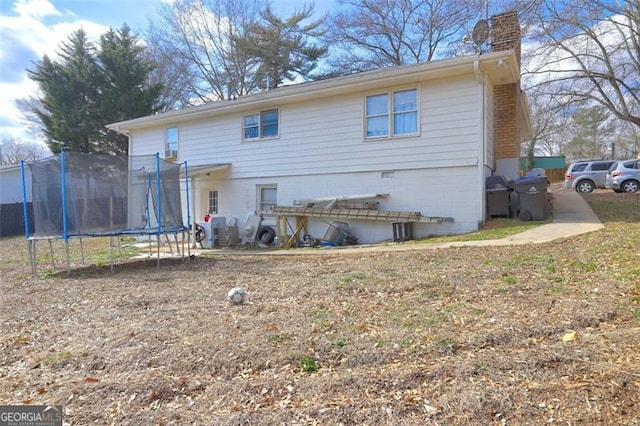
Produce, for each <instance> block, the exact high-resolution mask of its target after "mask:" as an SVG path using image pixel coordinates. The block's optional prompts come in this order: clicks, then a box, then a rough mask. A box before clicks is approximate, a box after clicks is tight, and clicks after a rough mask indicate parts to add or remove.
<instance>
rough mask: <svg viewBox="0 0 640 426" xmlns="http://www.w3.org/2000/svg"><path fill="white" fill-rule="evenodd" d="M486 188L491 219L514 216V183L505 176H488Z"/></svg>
mask: <svg viewBox="0 0 640 426" xmlns="http://www.w3.org/2000/svg"><path fill="white" fill-rule="evenodd" d="M485 187H486V192H487V213H488V214H489V217H494V216H506V217H511V216H513V210H514V209H513V205H514V203H513V198H512V192H513V182H512V181H510V180H508V179H507V178H506V177H504V176H503V175H495V176H488V177H487V179H486V182H485Z"/></svg>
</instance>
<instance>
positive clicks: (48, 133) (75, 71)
mask: <svg viewBox="0 0 640 426" xmlns="http://www.w3.org/2000/svg"><path fill="white" fill-rule="evenodd" d="M98 48H99V49H97V48H96V47H95V46H94V45H93V44H92V43H90V42H89V41H88V38H87V34H86V32H85V31H84V30H82V29H80V30H78V31H75V32H74V33H73V34H72V35H71V36H70V37H69V39H68V41H67V42H65V43H63V44H62V46H61V51H60V53H59V55H58V56H59V59H58V60H55V61H54V60H52V59H51V58H49V57H48V56H44V57H43V58H42V60H41V61H38V62H36V63H35V69H33V70H27V72H28V75H29V78H31V79H32V80H33V81H35V82H37V83H38V85H39V86H40V91H41V93H42V96H41V98H40V99H39V101H40V102H39V103H31V105H34V106H33V107H32V111H33V113H34V114H35V115H36V117H37V118H38V120H39V121H40V123H39V124H40V125H41V126H42V129H43V133H44V135H45V138H46V141H45V142H46V143H47V145H48V146H49V149H50V150H51V151H52V152H53V153H59V152H60V151H61V150H63V149H64V150H66V151H73V152H83V153H106V154H125V155H126V154H127V151H128V143H127V138H126V137H124V136H122V135H118V134H116V133H115V132H112V131H111V130H107V129H106V128H105V125H107V124H109V123H114V122H117V121H122V120H126V119H131V118H136V117H141V116H145V115H149V114H152V113H153V112H155V111H156V110H157V108H156V105H155V104H156V100H157V99H158V97H159V95H160V90H161V88H160V86H159V85H153V86H151V87H149V86H148V85H147V84H146V81H147V77H148V75H149V73H150V72H151V71H152V69H151V66H150V65H149V63H148V62H146V61H145V60H144V58H143V53H144V50H143V47H141V46H140V45H139V43H138V40H137V38H136V37H135V36H134V35H133V34H132V33H131V30H130V29H129V27H128V26H126V25H124V26H123V27H122V28H121V29H120V30H118V31H114V30H109V31H108V32H107V33H105V34H103V35H102V36H101V38H100V41H99V43H98Z"/></svg>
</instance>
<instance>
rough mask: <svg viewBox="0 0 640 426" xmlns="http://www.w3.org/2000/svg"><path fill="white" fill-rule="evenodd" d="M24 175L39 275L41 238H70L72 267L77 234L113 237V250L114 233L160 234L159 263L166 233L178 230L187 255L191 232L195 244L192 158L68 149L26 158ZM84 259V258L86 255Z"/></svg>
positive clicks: (30, 239)
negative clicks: (32, 159) (168, 158)
mask: <svg viewBox="0 0 640 426" xmlns="http://www.w3.org/2000/svg"><path fill="white" fill-rule="evenodd" d="M183 166H184V175H182V168H183ZM26 167H28V168H29V172H30V173H31V185H32V188H31V193H32V205H33V217H32V219H33V220H32V223H33V229H30V228H29V220H28V219H29V217H28V208H27V205H28V204H27V195H26V194H27V191H26V178H25V173H26ZM21 173H22V189H23V191H22V192H23V204H24V212H23V214H24V219H25V220H24V223H25V235H26V238H27V241H28V244H29V253H30V257H31V266H32V271H33V273H34V275H35V274H36V254H35V253H36V242H37V241H39V240H49V243H50V245H51V241H52V240H55V239H61V240H63V241H64V242H65V247H66V258H67V270H68V271H70V261H69V245H68V242H69V240H70V239H72V238H79V239H80V241H82V240H81V238H83V237H110V238H109V240H110V251H111V253H112V252H113V243H112V241H113V238H112V237H120V236H123V235H131V236H144V235H147V236H149V238H151V237H152V236H155V237H156V239H157V264H158V267H159V266H160V245H161V244H160V243H161V240H160V239H161V236H162V235H167V234H173V235H174V236H175V237H176V238H175V241H176V247H177V249H178V253H179V254H182V257H183V258H185V250H184V242H185V234H186V240H187V247H189V241H188V240H189V238H190V232H189V230H190V227H191V224H190V221H191V218H190V212H189V199H188V197H189V188H188V184H189V179H188V167H187V164H186V162H185V163H173V162H169V161H165V160H162V159H161V158H160V156H159V154H155V155H147V156H113V155H97V154H83V153H75V152H64V151H63V152H61V153H60V154H57V155H54V156H51V157H48V158H46V159H43V160H40V161H36V162H32V163H28V164H26V163H24V162H22V163H21ZM181 176H183V177H184V180H183V182H184V185H185V188H184V193H185V195H186V213H187V224H186V226H185V225H184V220H183V214H182V203H181V195H180V194H181ZM179 233H181V234H182V241H183V249H182V251H181V252H180V249H179V246H178V238H177V235H178V234H179ZM119 241H120V238H118V243H119ZM167 241H169V238H167ZM81 252H82V243H81ZM82 257H83V262H84V254H82ZM189 257H190V253H189V254H188V255H187V256H186V258H189ZM111 269H112V270H113V256H111Z"/></svg>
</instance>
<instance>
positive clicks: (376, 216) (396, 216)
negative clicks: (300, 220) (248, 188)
mask: <svg viewBox="0 0 640 426" xmlns="http://www.w3.org/2000/svg"><path fill="white" fill-rule="evenodd" d="M273 212H274V213H276V214H277V215H278V216H296V217H298V216H305V217H330V218H347V219H362V220H377V221H385V222H422V223H442V222H452V221H453V218H447V217H428V216H422V214H421V213H420V212H403V211H393V210H387V211H383V210H364V209H321V208H315V207H289V206H275V207H274V208H273Z"/></svg>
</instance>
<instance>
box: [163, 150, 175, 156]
mask: <svg viewBox="0 0 640 426" xmlns="http://www.w3.org/2000/svg"><path fill="white" fill-rule="evenodd" d="M164 158H178V150H177V149H167V150H165V152H164Z"/></svg>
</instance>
